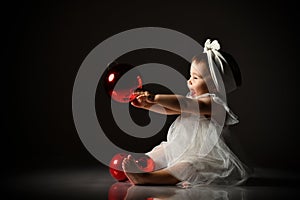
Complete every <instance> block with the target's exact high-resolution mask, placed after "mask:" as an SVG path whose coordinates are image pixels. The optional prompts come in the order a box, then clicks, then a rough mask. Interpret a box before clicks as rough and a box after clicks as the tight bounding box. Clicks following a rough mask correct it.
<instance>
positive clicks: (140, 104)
mask: <svg viewBox="0 0 300 200" xmlns="http://www.w3.org/2000/svg"><path fill="white" fill-rule="evenodd" d="M146 98H147V96H144V95H139V96H138V97H137V98H136V99H135V100H133V101H132V102H131V105H133V106H134V107H137V108H142V109H145V110H150V111H152V112H156V113H160V114H165V115H178V114H180V112H178V111H175V110H171V109H169V108H166V107H163V106H161V105H160V106H155V105H157V104H156V103H150V102H149V101H147V100H146Z"/></svg>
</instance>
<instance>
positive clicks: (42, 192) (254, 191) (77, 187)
mask: <svg viewBox="0 0 300 200" xmlns="http://www.w3.org/2000/svg"><path fill="white" fill-rule="evenodd" d="M298 180H299V176H298V175H296V174H295V173H288V172H284V171H278V170H277V171H276V170H266V169H256V171H255V175H254V177H253V178H250V179H249V180H248V181H247V183H246V184H245V185H243V186H239V187H226V186H218V187H216V186H214V187H212V186H207V187H203V186H202V187H193V188H189V189H182V188H179V187H175V186H174V187H173V186H132V185H131V184H130V183H128V182H116V181H115V180H114V179H113V178H112V177H111V176H110V174H109V171H108V169H107V168H97V169H95V168H93V169H91V168H85V169H61V170H40V171H34V172H31V173H23V174H19V175H17V174H15V175H13V176H12V177H10V178H9V179H8V180H7V181H6V182H2V184H3V186H4V187H3V186H2V189H3V188H5V192H6V193H7V195H8V196H7V197H8V198H7V199H109V200H118V199H127V200H128V199H138V200H142V199H146V200H150V199H188V200H190V199H191V200H194V199H204V200H206V199H218V200H220V199H222V200H227V199H228V200H237V199H247V200H257V199H300V198H299V197H298V190H299V182H298Z"/></svg>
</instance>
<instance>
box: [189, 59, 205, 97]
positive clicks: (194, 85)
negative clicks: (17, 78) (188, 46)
mask: <svg viewBox="0 0 300 200" xmlns="http://www.w3.org/2000/svg"><path fill="white" fill-rule="evenodd" d="M207 74H208V73H207V65H206V63H204V62H195V61H193V62H192V64H191V70H190V79H189V80H188V81H187V86H188V88H189V89H190V94H191V96H199V95H201V94H204V93H207V92H208V88H207V85H206V83H205V77H207Z"/></svg>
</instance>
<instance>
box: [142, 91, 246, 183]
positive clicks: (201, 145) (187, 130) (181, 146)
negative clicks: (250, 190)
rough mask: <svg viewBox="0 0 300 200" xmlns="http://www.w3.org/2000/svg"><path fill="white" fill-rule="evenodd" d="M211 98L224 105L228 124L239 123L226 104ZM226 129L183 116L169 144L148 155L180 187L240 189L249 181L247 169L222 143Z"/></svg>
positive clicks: (197, 117)
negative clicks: (207, 186)
mask: <svg viewBox="0 0 300 200" xmlns="http://www.w3.org/2000/svg"><path fill="white" fill-rule="evenodd" d="M207 95H210V96H212V99H213V100H214V101H215V102H217V103H219V104H221V105H223V106H224V108H225V110H226V112H227V113H228V116H229V117H228V120H227V122H226V123H225V125H226V124H234V123H237V122H238V121H237V119H236V116H235V115H234V114H233V113H232V112H231V111H230V110H229V108H228V107H227V105H226V104H225V103H223V101H222V100H221V99H220V98H218V97H216V96H215V95H213V94H205V95H201V96H199V97H197V98H201V97H204V96H206V97H207ZM222 128H223V126H222V127H221V126H220V125H219V124H218V123H216V122H214V121H213V120H211V119H207V118H206V117H204V116H202V115H192V114H181V115H180V116H179V117H178V118H177V119H176V120H175V121H174V122H173V124H172V125H171V126H170V128H169V131H168V135H167V141H164V142H162V143H161V144H160V145H158V146H156V147H154V148H153V149H152V150H151V151H150V152H148V153H147V155H148V156H150V157H151V158H152V159H153V160H154V162H155V170H159V169H166V170H168V171H169V172H170V173H171V174H172V175H173V176H174V177H176V178H177V179H178V180H181V182H180V183H179V185H183V184H184V185H187V184H188V185H201V184H204V185H209V184H222V185H223V184H224V185H238V184H241V183H242V182H244V181H245V180H246V179H247V178H248V173H247V167H246V166H245V165H244V164H243V163H242V162H241V161H240V160H239V159H238V158H237V157H236V156H235V155H234V153H233V152H232V151H231V150H230V149H229V148H228V146H227V145H226V144H225V142H224V141H223V139H222V135H220V132H222V130H220V129H222Z"/></svg>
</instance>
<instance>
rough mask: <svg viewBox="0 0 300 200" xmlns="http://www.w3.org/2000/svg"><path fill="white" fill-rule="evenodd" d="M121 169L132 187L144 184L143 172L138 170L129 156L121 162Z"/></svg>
mask: <svg viewBox="0 0 300 200" xmlns="http://www.w3.org/2000/svg"><path fill="white" fill-rule="evenodd" d="M122 168H123V170H124V172H125V174H126V176H127V178H128V179H129V181H130V182H131V183H133V184H134V185H138V184H145V181H144V180H145V172H143V171H142V170H141V169H140V168H139V166H138V165H137V163H136V161H135V159H134V158H133V157H132V156H131V155H128V157H127V158H125V159H124V160H123V162H122Z"/></svg>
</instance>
